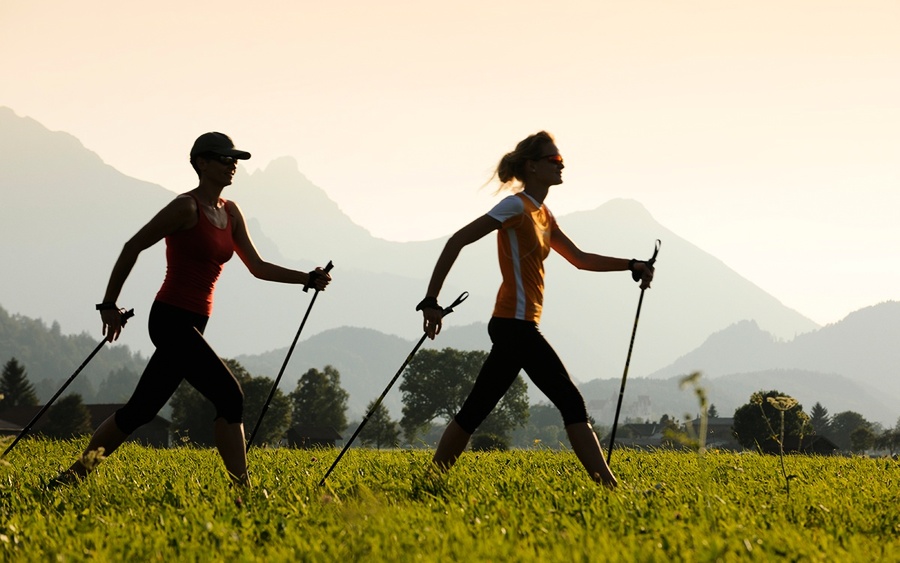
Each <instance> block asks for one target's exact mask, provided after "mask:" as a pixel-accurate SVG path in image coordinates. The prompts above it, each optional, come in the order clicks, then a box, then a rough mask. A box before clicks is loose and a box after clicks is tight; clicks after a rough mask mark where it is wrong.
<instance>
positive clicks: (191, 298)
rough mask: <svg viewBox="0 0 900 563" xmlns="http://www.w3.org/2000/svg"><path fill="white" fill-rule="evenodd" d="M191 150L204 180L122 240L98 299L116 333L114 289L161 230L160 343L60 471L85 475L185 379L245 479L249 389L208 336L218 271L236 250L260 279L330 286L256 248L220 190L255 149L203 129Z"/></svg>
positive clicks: (321, 276) (154, 334)
mask: <svg viewBox="0 0 900 563" xmlns="http://www.w3.org/2000/svg"><path fill="white" fill-rule="evenodd" d="M190 156H191V165H192V166H193V167H194V170H195V171H196V172H197V176H198V177H199V179H200V181H199V184H198V186H197V187H196V188H194V189H193V190H191V191H189V192H187V193H184V194H181V195H179V196H178V197H176V198H175V199H173V200H172V201H171V202H170V203H169V204H168V205H167V206H166V207H164V208H163V209H162V210H161V211H159V212H158V213H157V214H156V215H155V216H154V217H153V218H152V219H151V220H150V221H149V222H148V223H147V224H146V225H144V227H143V228H141V229H140V230H139V231H138V232H137V234H135V235H134V236H133V237H132V238H131V239H130V240H128V242H126V243H125V246H124V247H123V248H122V252H121V254H120V255H119V258H118V260H116V263H115V266H113V270H112V274H111V275H110V278H109V283H108V285H107V288H106V293H105V294H104V297H103V301H102V302H101V303H100V304H98V305H97V309H98V310H100V315H101V318H102V320H103V334H104V335H105V336H106V339H107V340H108V341H110V342H112V341H114V340H116V339H117V338H118V337H119V334H120V333H121V332H122V326H123V324H122V313H123V312H124V309H120V308H119V306H118V305H116V299H117V298H118V297H119V293H120V292H121V290H122V286H123V285H124V283H125V280H126V278H127V277H128V275H129V273H130V272H131V270H132V268H133V267H134V264H135V262H136V261H137V258H138V255H139V254H140V253H141V252H142V251H143V250H145V249H147V248H149V247H151V246H153V245H154V244H156V243H158V242H159V241H160V240H163V239H165V241H166V277H165V281H164V282H163V285H162V288H160V290H159V293H158V294H157V296H156V300H155V301H154V303H153V306H152V308H151V310H150V318H149V328H150V338H151V340H152V341H153V344H154V345H155V346H156V350H155V351H154V353H153V355H152V356H151V358H150V361H149V362H148V364H147V368H146V369H145V370H144V373H143V374H142V375H141V379H140V381H139V382H138V385H137V387H136V388H135V390H134V393H133V394H132V397H131V399H129V401H128V403H127V404H126V405H125V406H124V407H122V408H121V409H119V410H118V411H117V412H116V413H115V414H114V415H113V416H111V417H109V418H108V419H107V420H105V421H104V422H103V423H102V424H100V426H99V427H98V428H97V430H96V431H95V433H94V435H93V437H92V438H91V441H90V443H89V444H88V446H87V448H86V449H85V451H84V454H83V456H82V458H80V459H79V460H77V461H76V462H75V463H73V464H72V466H71V468H70V469H69V470H68V471H67V472H65V473H63V474H62V475H61V476H60V477H59V478H57V479H58V480H62V481H72V480H78V479H80V478H83V477H84V476H86V475H87V474H88V472H89V471H90V469H89V468H88V467H86V466H85V465H84V464H83V463H82V462H81V459H84V458H85V456H87V454H88V453H89V452H92V451H96V450H98V449H100V448H103V451H104V455H107V456H108V455H110V454H111V453H112V452H113V451H114V450H115V449H116V448H117V447H118V446H119V445H121V444H122V442H124V441H125V439H126V438H127V437H128V436H129V435H130V434H131V433H132V432H134V431H135V430H136V429H137V428H138V427H139V426H141V425H142V424H146V423H147V422H149V421H150V420H152V419H153V417H154V416H155V415H156V413H157V412H159V409H160V408H162V407H163V405H164V404H165V403H166V401H168V400H169V397H171V395H172V393H174V392H175V389H176V388H177V387H178V384H179V383H180V382H181V380H182V379H186V380H187V381H188V382H189V383H190V384H191V385H193V386H194V387H195V388H196V389H197V390H198V391H200V393H202V394H203V395H204V396H205V397H207V398H208V399H209V400H210V401H212V403H213V404H214V406H215V407H216V418H215V420H214V421H213V424H214V435H215V442H216V447H217V449H218V450H219V453H220V454H221V456H222V460H223V461H224V464H225V469H226V470H227V471H228V474H229V475H230V477H231V479H232V480H233V482H234V483H236V484H240V485H249V478H248V474H247V453H246V448H245V445H244V444H245V440H244V425H243V419H242V416H243V398H244V397H243V391H242V390H241V387H240V384H239V383H238V381H237V379H235V377H234V376H233V375H232V374H231V372H230V371H229V370H228V368H227V367H226V366H225V364H224V363H222V361H221V360H220V359H219V357H218V355H217V354H216V353H215V352H214V351H213V350H212V348H210V347H209V345H208V344H207V343H206V341H205V340H204V338H203V336H202V335H203V331H204V329H205V327H206V322H207V320H208V319H209V315H210V313H211V312H212V304H213V292H214V290H215V284H216V280H218V277H219V273H220V272H221V271H222V266H223V265H224V264H225V262H227V261H228V260H229V259H230V258H231V256H232V254H233V253H235V252H236V253H237V255H238V256H239V257H240V259H241V261H243V262H244V264H245V265H246V266H247V269H248V270H250V273H252V274H253V275H254V276H255V277H257V278H260V279H263V280H268V281H275V282H282V283H293V284H307V283H309V284H310V285H311V286H312V287H314V288H315V289H317V290H324V289H325V287H326V286H327V285H328V283H329V282H330V281H331V276H330V275H329V274H328V273H327V272H325V271H323V270H322V269H321V268H317V269H316V270H315V271H313V272H308V273H307V272H301V271H297V270H291V269H288V268H284V267H281V266H278V265H275V264H272V263H270V262H267V261H265V260H263V259H262V257H260V255H259V252H257V250H256V247H255V246H254V244H253V241H252V240H251V239H250V235H249V233H248V232H247V225H246V223H245V221H244V216H243V214H242V213H241V210H240V208H239V207H238V206H237V204H235V203H234V202H233V201H227V200H225V199H222V197H221V194H222V190H224V188H225V187H226V186H228V185H230V184H231V183H232V179H233V178H234V174H235V171H236V170H237V163H238V160H245V159H248V158H250V153H248V152H246V151H242V150H238V149H236V148H235V146H234V143H233V142H232V141H231V139H230V138H229V137H228V136H227V135H224V134H222V133H205V134H203V135H201V136H200V137H198V138H197V140H196V141H195V142H194V145H193V147H192V149H191V153H190Z"/></svg>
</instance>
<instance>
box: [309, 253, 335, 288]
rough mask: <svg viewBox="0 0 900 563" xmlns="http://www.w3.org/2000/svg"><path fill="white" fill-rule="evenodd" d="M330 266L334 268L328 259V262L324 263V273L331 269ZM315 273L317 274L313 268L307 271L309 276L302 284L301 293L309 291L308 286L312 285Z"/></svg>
mask: <svg viewBox="0 0 900 563" xmlns="http://www.w3.org/2000/svg"><path fill="white" fill-rule="evenodd" d="M332 268H334V264H333V263H332V262H331V260H329V261H328V264H326V265H325V267H324V268H323V270H325V273H326V274H327V273H328V272H330V271H331V269H332ZM317 275H318V274H317V273H316V271H315V270H313V271H312V272H310V273H309V278H307V280H306V283H305V284H303V293H307V292H308V291H309V288H310V286H311V285H312V283H313V282H314V281H315V279H316V276H317ZM316 291H318V290H316Z"/></svg>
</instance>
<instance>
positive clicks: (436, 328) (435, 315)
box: [422, 308, 444, 340]
mask: <svg viewBox="0 0 900 563" xmlns="http://www.w3.org/2000/svg"><path fill="white" fill-rule="evenodd" d="M422 318H423V322H422V329H423V330H424V331H425V334H427V335H428V338H430V339H432V340H434V337H435V336H436V335H438V334H440V333H441V324H442V321H443V318H444V311H443V310H442V309H431V308H424V309H422Z"/></svg>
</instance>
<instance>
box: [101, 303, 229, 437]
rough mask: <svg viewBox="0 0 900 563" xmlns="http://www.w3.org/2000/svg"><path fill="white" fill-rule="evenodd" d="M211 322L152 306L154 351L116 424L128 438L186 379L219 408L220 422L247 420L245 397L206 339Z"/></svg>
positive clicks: (163, 306) (175, 309)
mask: <svg viewBox="0 0 900 563" xmlns="http://www.w3.org/2000/svg"><path fill="white" fill-rule="evenodd" d="M207 320H209V318H208V317H206V316H203V315H198V314H197V313H192V312H190V311H186V310H184V309H182V308H180V307H175V306H173V305H167V304H165V303H161V302H159V301H154V303H153V307H151V308H150V320H149V321H148V322H149V325H150V340H152V341H153V344H154V346H156V351H154V352H153V355H152V356H151V357H150V361H149V362H148V363H147V367H146V368H145V369H144V373H143V374H142V375H141V380H140V381H139V382H138V384H137V387H136V388H135V389H134V393H132V395H131V398H130V399H129V400H128V403H127V404H126V405H125V406H124V407H122V408H121V409H119V410H118V411H116V425H117V426H118V427H119V429H120V430H122V431H123V432H125V433H126V434H131V433H132V432H134V431H135V430H137V428H138V427H139V426H142V425H144V424H147V423H148V422H150V421H151V420H153V417H155V416H156V414H157V413H158V412H159V410H160V409H161V408H162V407H163V405H165V404H166V401H168V400H169V398H170V397H171V396H172V394H173V393H175V389H177V388H178V384H179V383H181V380H182V379H185V380H187V382H188V383H190V384H191V385H192V386H193V387H194V388H195V389H196V390H197V391H199V392H200V393H201V394H202V395H203V396H204V397H206V398H207V399H209V400H210V401H212V403H213V405H214V406H215V407H216V418H217V419H218V418H224V419H225V420H226V421H227V422H229V423H236V422H242V421H243V412H244V392H243V391H242V390H241V385H240V383H238V381H237V379H235V377H234V375H232V373H231V371H230V370H229V369H228V367H227V366H226V365H225V364H224V363H222V360H220V359H219V356H218V355H216V353H215V352H214V351H213V349H212V348H210V346H209V344H207V343H206V340H205V339H204V338H203V330H204V329H205V328H206V322H207Z"/></svg>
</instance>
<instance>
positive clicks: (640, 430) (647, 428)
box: [601, 422, 665, 449]
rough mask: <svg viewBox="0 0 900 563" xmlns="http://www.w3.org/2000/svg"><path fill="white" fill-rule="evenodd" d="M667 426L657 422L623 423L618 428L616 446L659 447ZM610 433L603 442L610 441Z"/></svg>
mask: <svg viewBox="0 0 900 563" xmlns="http://www.w3.org/2000/svg"><path fill="white" fill-rule="evenodd" d="M663 430H665V426H663V425H662V424H659V423H657V422H647V423H628V424H622V425H621V426H619V428H618V430H616V446H617V447H624V448H638V449H642V448H647V449H650V448H659V447H662V445H663V440H664V436H663ZM609 438H610V436H609V435H606V436H604V437H603V438H602V440H601V442H603V443H607V444H608V443H609Z"/></svg>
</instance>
